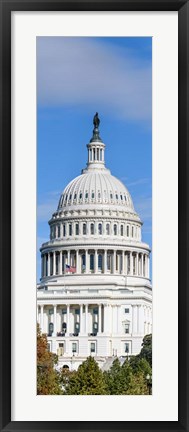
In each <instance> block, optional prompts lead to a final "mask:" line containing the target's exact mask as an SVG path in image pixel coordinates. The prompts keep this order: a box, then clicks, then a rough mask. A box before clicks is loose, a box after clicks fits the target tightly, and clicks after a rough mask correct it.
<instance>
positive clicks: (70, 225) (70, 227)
mask: <svg viewBox="0 0 189 432" xmlns="http://www.w3.org/2000/svg"><path fill="white" fill-rule="evenodd" d="M69 235H70V236H71V235H72V224H69Z"/></svg>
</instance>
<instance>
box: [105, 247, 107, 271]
mask: <svg viewBox="0 0 189 432" xmlns="http://www.w3.org/2000/svg"><path fill="white" fill-rule="evenodd" d="M106 272H107V250H106V249H105V250H104V273H106Z"/></svg>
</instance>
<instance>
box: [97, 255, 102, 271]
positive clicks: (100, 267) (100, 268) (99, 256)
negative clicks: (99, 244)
mask: <svg viewBox="0 0 189 432" xmlns="http://www.w3.org/2000/svg"><path fill="white" fill-rule="evenodd" d="M98 270H102V255H101V254H100V255H98Z"/></svg>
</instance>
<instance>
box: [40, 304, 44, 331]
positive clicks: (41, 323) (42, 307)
mask: <svg viewBox="0 0 189 432" xmlns="http://www.w3.org/2000/svg"><path fill="white" fill-rule="evenodd" d="M43 310H44V306H43V305H41V313H40V328H41V333H43V331H44V330H43Z"/></svg>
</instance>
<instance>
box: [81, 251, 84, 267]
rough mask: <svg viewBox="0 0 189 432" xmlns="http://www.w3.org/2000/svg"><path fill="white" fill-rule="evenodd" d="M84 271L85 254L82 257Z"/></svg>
mask: <svg viewBox="0 0 189 432" xmlns="http://www.w3.org/2000/svg"><path fill="white" fill-rule="evenodd" d="M81 259H82V270H85V254H83V255H82V257H81Z"/></svg>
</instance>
